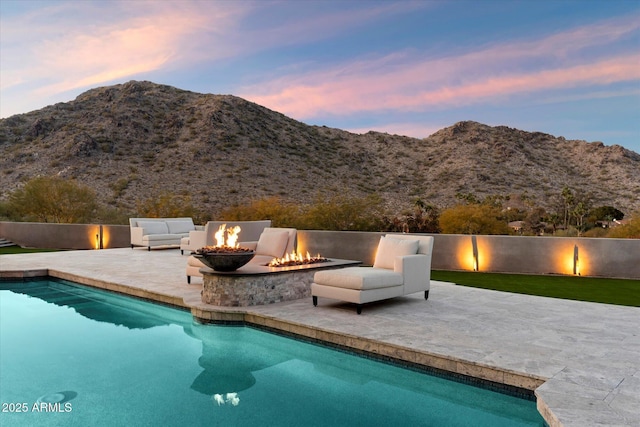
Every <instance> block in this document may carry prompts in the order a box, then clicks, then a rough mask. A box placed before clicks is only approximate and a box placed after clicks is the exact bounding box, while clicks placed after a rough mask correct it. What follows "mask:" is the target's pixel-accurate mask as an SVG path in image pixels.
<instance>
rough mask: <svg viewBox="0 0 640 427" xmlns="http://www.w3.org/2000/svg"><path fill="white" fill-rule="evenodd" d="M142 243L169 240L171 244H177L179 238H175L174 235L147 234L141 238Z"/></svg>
mask: <svg viewBox="0 0 640 427" xmlns="http://www.w3.org/2000/svg"><path fill="white" fill-rule="evenodd" d="M142 240H143V241H144V242H156V241H158V240H171V241H173V242H176V244H177V243H179V242H180V236H176V235H175V234H147V235H145V236H143V237H142Z"/></svg>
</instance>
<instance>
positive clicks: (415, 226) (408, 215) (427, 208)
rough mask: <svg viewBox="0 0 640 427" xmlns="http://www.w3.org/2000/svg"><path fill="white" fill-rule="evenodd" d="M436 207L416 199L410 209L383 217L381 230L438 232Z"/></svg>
mask: <svg viewBox="0 0 640 427" xmlns="http://www.w3.org/2000/svg"><path fill="white" fill-rule="evenodd" d="M438 216H439V212H438V208H437V207H435V206H432V205H429V204H427V203H425V202H424V201H423V200H422V199H417V200H416V201H415V203H414V207H413V209H412V210H409V211H406V212H404V213H403V214H401V215H400V216H395V217H393V218H388V217H383V219H382V222H383V225H382V230H385V231H396V232H404V233H439V232H440V225H439V223H438Z"/></svg>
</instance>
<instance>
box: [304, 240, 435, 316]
mask: <svg viewBox="0 0 640 427" xmlns="http://www.w3.org/2000/svg"><path fill="white" fill-rule="evenodd" d="M432 251H433V237H432V236H417V235H407V234H387V235H386V236H382V237H381V238H380V242H379V243H378V249H377V252H376V257H375V262H374V264H373V267H347V268H343V269H338V270H324V271H319V272H317V273H316V274H315V275H314V278H313V283H312V284H311V295H312V299H313V305H314V306H317V305H318V297H323V298H330V299H335V300H341V301H347V302H351V303H354V304H356V308H357V313H358V314H360V313H362V305H363V304H365V303H369V302H373V301H379V300H383V299H387V298H394V297H398V296H402V295H408V294H412V293H415V292H422V291H424V298H425V299H428V298H429V289H430V278H431V254H432Z"/></svg>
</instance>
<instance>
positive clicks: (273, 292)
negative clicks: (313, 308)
mask: <svg viewBox="0 0 640 427" xmlns="http://www.w3.org/2000/svg"><path fill="white" fill-rule="evenodd" d="M358 264H360V262H359V261H349V260H335V259H332V260H330V261H329V262H325V263H319V264H310V265H300V266H295V267H267V266H261V265H254V264H251V263H250V264H248V265H246V266H244V267H242V268H239V269H238V270H236V271H229V272H222V271H214V270H212V269H210V268H201V269H200V272H201V273H202V276H203V289H202V302H204V303H206V304H213V305H218V306H223V307H247V306H252V305H265V304H273V303H276V302H282V301H292V300H297V299H301V298H308V297H310V296H311V283H313V275H314V274H315V273H316V271H318V270H323V269H336V268H344V267H349V266H354V265H358Z"/></svg>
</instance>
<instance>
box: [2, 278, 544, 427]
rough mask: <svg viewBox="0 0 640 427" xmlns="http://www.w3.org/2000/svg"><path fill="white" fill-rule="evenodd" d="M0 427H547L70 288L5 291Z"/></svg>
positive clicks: (310, 350)
mask: <svg viewBox="0 0 640 427" xmlns="http://www.w3.org/2000/svg"><path fill="white" fill-rule="evenodd" d="M0 289H1V290H0V400H1V402H2V412H1V413H0V424H2V425H5V422H6V423H7V424H6V425H13V426H22V425H24V426H27V425H29V426H31V425H43V426H46V425H136V426H138V425H195V426H199V425H227V426H249V425H251V426H253V425H270V426H315V425H318V426H328V425H367V426H374V425H382V424H385V425H400V424H402V425H425V426H509V427H512V426H513V427H517V426H542V425H543V420H542V417H541V416H540V415H539V414H538V412H537V411H536V408H535V403H534V402H531V401H527V400H523V399H519V398H516V397H513V396H508V395H505V394H500V393H496V392H493V391H489V390H485V389H481V388H477V387H472V386H469V385H465V384H461V383H457V382H453V381H449V380H446V379H442V378H437V377H433V376H429V375H426V374H422V373H417V372H414V371H411V370H407V369H402V368H400V367H397V366H393V365H389V364H385V363H382V362H379V361H375V360H370V359H366V358H362V357H357V356H354V355H351V354H347V353H344V352H340V351H335V350H332V349H329V348H326V347H323V346H318V345H314V344H311V343H307V342H302V341H298V340H294V339H291V338H287V337H283V336H279V335H275V334H271V333H267V332H264V331H260V330H257V329H254V328H251V327H239V326H233V327H231V326H213V325H201V324H198V323H196V322H194V320H193V318H192V316H191V315H190V313H187V312H183V311H180V310H176V309H173V308H169V307H164V306H160V305H156V304H152V303H147V302H144V301H140V300H137V299H133V298H128V297H124V296H121V295H116V294H111V293H108V292H104V291H100V290H94V289H90V288H87V287H84V286H80V285H75V284H72V283H69V282H64V281H59V280H43V281H38V282H19V283H13V282H11V283H10V282H0Z"/></svg>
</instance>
